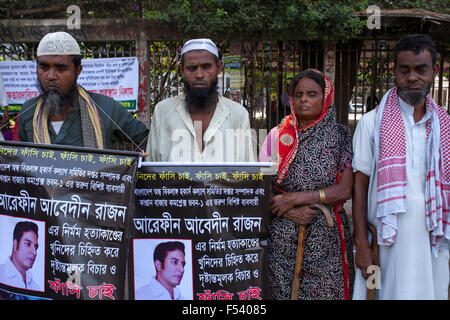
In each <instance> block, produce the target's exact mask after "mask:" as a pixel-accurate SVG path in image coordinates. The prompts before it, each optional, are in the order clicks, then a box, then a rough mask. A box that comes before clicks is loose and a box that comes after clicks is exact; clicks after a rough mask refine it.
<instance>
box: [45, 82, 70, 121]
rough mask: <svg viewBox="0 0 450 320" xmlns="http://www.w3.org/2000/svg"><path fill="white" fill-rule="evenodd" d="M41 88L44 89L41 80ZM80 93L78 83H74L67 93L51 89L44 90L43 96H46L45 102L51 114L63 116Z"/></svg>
mask: <svg viewBox="0 0 450 320" xmlns="http://www.w3.org/2000/svg"><path fill="white" fill-rule="evenodd" d="M39 84H40V86H41V90H42V91H44V90H43V86H42V84H41V83H40V82H39ZM77 94H78V85H77V84H76V83H74V85H73V86H72V88H70V91H69V93H68V94H67V95H64V94H62V93H59V92H58V91H54V90H50V91H44V94H43V95H42V97H43V98H44V104H45V105H46V108H47V111H48V114H49V115H55V116H62V115H64V109H66V107H67V106H69V105H71V104H72V103H73V101H74V100H75V98H76V97H77Z"/></svg>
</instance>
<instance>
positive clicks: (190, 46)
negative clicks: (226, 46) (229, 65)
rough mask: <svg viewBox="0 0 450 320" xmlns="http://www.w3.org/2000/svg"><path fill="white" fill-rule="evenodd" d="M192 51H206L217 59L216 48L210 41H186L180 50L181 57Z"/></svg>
mask: <svg viewBox="0 0 450 320" xmlns="http://www.w3.org/2000/svg"><path fill="white" fill-rule="evenodd" d="M192 50H207V51H209V52H211V53H212V54H213V55H215V56H216V57H217V58H218V57H219V52H218V50H217V47H216V45H215V44H214V42H212V41H211V40H210V39H192V40H189V41H187V42H186V43H185V44H184V46H183V49H181V55H183V54H185V53H186V52H188V51H192Z"/></svg>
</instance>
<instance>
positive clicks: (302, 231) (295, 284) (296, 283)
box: [291, 226, 306, 300]
mask: <svg viewBox="0 0 450 320" xmlns="http://www.w3.org/2000/svg"><path fill="white" fill-rule="evenodd" d="M305 235H306V227H305V226H300V228H299V231H298V243H297V256H296V259H295V270H294V280H293V281H292V291H291V300H298V292H299V290H300V273H301V272H302V263H303V244H304V242H305Z"/></svg>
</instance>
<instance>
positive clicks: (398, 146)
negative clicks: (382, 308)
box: [353, 35, 450, 300]
mask: <svg viewBox="0 0 450 320" xmlns="http://www.w3.org/2000/svg"><path fill="white" fill-rule="evenodd" d="M394 64H395V66H394V75H395V80H396V86H395V87H394V88H392V89H391V90H389V91H388V92H387V93H386V94H385V95H384V97H383V99H382V101H381V103H380V104H379V105H378V106H377V108H376V109H375V110H372V111H370V112H369V113H367V114H365V115H364V116H363V117H362V118H361V120H360V121H359V123H358V126H357V128H356V131H355V134H354V139H353V147H354V158H353V170H354V172H355V181H354V194H353V220H354V226H355V245H356V256H355V262H356V266H357V267H358V268H359V269H360V270H358V272H359V273H357V278H356V279H355V290H354V296H353V298H354V299H364V298H365V292H366V290H367V286H366V284H367V285H369V288H372V287H375V288H377V289H378V290H377V298H378V299H388V300H393V299H413V300H416V299H421V300H422V299H445V300H446V299H448V284H449V266H448V262H449V251H448V243H449V242H448V241H449V239H450V230H449V228H448V224H449V212H450V116H449V115H448V113H447V111H445V110H444V109H443V108H441V107H440V106H438V105H437V104H436V103H435V102H434V101H433V99H432V98H431V97H430V96H429V94H428V93H429V91H430V88H431V85H432V83H433V81H434V77H435V75H436V73H437V70H438V69H437V65H436V47H435V44H434V42H433V41H432V39H431V38H430V37H428V36H426V35H411V36H407V37H405V38H403V39H401V40H400V41H399V42H398V43H397V45H396V47H395V50H394ZM367 222H369V223H371V224H372V225H374V226H375V227H376V229H377V240H378V246H379V255H378V257H377V256H376V255H375V254H374V252H373V251H372V250H371V248H370V246H369V243H368V236H369V235H368V232H367ZM370 266H379V269H377V268H376V267H372V268H369V267H370ZM368 270H369V272H368ZM373 271H375V272H379V274H378V275H379V277H378V275H376V274H374V273H373ZM365 280H368V281H367V283H366V281H365Z"/></svg>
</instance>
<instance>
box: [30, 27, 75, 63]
mask: <svg viewBox="0 0 450 320" xmlns="http://www.w3.org/2000/svg"><path fill="white" fill-rule="evenodd" d="M80 54H81V53H80V46H79V45H78V43H77V41H76V40H75V39H74V38H73V37H72V36H71V35H70V34H68V33H67V32H64V31H60V32H53V33H47V34H46V35H45V36H44V37H43V38H42V39H41V42H39V46H38V49H37V56H38V57H40V56H48V55H58V56H60V55H64V56H66V55H80Z"/></svg>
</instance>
